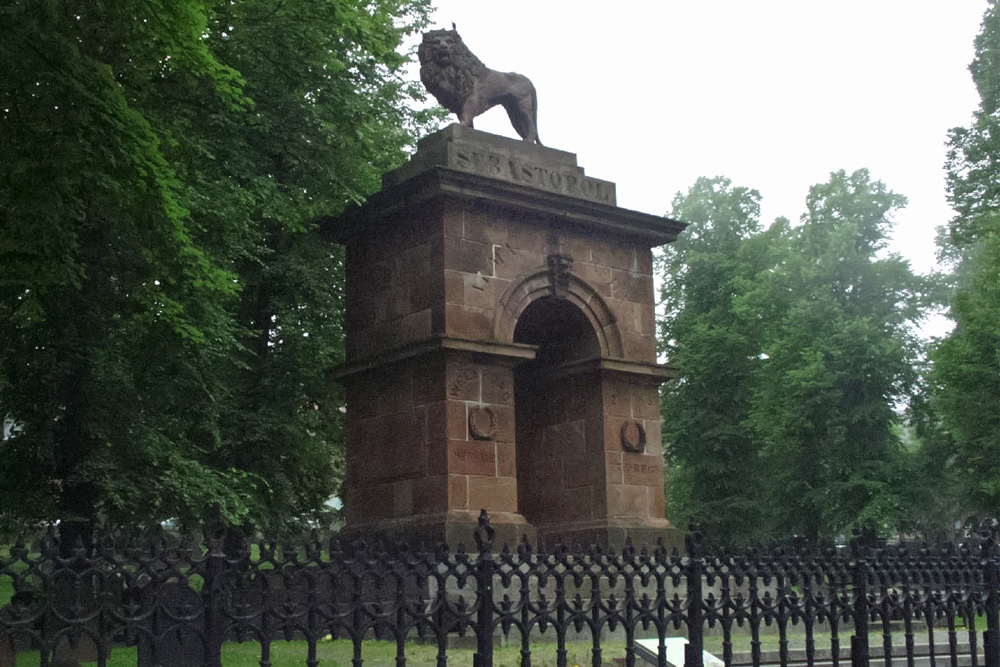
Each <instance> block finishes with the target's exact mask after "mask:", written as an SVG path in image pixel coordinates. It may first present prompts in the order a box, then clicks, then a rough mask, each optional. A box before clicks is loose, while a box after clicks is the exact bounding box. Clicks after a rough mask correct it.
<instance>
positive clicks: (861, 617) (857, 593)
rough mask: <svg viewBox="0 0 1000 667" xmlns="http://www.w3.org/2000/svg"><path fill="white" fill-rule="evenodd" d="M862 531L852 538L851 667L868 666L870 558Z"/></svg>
mask: <svg viewBox="0 0 1000 667" xmlns="http://www.w3.org/2000/svg"><path fill="white" fill-rule="evenodd" d="M865 548H866V545H865V544H864V537H863V535H862V534H861V533H859V532H857V531H856V532H855V535H854V539H852V540H851V556H852V559H853V561H854V562H853V563H852V567H851V589H852V590H851V596H852V598H853V599H852V603H853V604H852V607H853V608H852V613H851V616H852V619H853V620H854V634H853V635H852V636H851V667H868V662H869V652H868V614H869V609H868V559H867V557H866V556H867V554H866V552H865Z"/></svg>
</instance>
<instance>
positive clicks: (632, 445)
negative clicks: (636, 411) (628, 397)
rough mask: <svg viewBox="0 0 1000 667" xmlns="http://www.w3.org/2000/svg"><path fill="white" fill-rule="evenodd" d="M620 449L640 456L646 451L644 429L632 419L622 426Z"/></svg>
mask: <svg viewBox="0 0 1000 667" xmlns="http://www.w3.org/2000/svg"><path fill="white" fill-rule="evenodd" d="M622 449H624V450H625V451H626V452H633V453H635V454H642V453H643V452H645V451H646V428H645V427H644V426H643V425H642V423H641V422H637V421H635V420H634V419H632V420H629V421H626V422H625V423H623V424H622Z"/></svg>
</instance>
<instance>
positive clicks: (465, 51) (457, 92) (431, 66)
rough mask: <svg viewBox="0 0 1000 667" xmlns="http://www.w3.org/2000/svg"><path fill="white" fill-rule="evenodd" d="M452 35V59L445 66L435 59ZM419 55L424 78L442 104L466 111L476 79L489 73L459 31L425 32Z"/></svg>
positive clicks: (426, 84)
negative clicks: (435, 50) (435, 51)
mask: <svg viewBox="0 0 1000 667" xmlns="http://www.w3.org/2000/svg"><path fill="white" fill-rule="evenodd" d="M448 37H450V38H451V46H450V53H451V62H450V63H449V64H448V65H447V66H445V67H442V66H441V65H440V64H439V63H438V62H437V61H436V60H435V58H434V49H435V48H436V47H437V45H438V44H440V43H442V42H443V40H444V38H448ZM417 58H418V59H419V60H420V80H421V81H422V82H423V84H424V85H425V86H426V87H427V90H428V91H430V93H431V94H432V95H434V97H436V98H437V100H438V102H439V103H440V104H441V106H443V107H445V108H446V109H448V110H449V111H451V112H452V113H456V114H458V113H461V112H462V107H463V105H464V104H465V101H466V100H467V99H468V98H469V96H470V95H472V91H473V87H474V85H475V81H476V80H477V79H480V78H482V77H484V76H486V74H487V73H489V69H487V67H486V65H484V64H483V61H481V60H480V59H479V58H477V57H476V55H475V54H474V53H472V51H470V50H469V47H467V46H466V45H465V42H464V41H462V36H461V35H459V34H458V32H457V31H456V30H431V31H429V32H426V33H424V39H423V41H422V42H421V43H420V47H419V48H418V49H417Z"/></svg>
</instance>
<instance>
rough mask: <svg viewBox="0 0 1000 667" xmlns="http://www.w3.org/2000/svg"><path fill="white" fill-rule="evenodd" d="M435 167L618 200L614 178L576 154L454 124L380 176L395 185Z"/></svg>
mask: <svg viewBox="0 0 1000 667" xmlns="http://www.w3.org/2000/svg"><path fill="white" fill-rule="evenodd" d="M432 167H445V168H447V169H454V170H456V171H463V172H466V173H470V174H476V175H477V176H482V177H484V178H489V179H495V180H499V181H506V182H508V183H517V184H518V185H523V186H525V187H529V188H534V189H536V190H544V191H546V192H553V193H556V194H561V195H566V196H568V197H575V198H577V199H586V200H588V201H592V202H597V203H600V204H608V205H610V206H614V205H615V204H616V202H617V197H616V192H615V184H614V183H612V182H610V181H603V180H600V179H597V178H592V177H590V176H587V175H586V174H585V173H584V170H583V168H582V167H579V166H577V164H576V155H574V154H573V153H567V152H565V151H559V150H555V149H552V148H544V147H542V146H535V145H532V144H528V143H525V142H523V141H517V140H515V139H507V138H505V137H498V136H496V135H493V134H487V133H486V132H478V131H476V130H473V129H472V128H468V127H464V126H462V125H450V126H448V127H447V128H445V129H444V130H442V131H441V132H435V133H434V134H431V135H429V136H427V137H425V138H424V139H422V140H421V141H420V142H418V144H417V153H416V155H414V157H413V159H412V160H411V161H410V162H409V163H408V164H406V165H404V166H402V167H400V168H399V169H396V170H394V171H390V172H388V173H387V174H385V175H384V176H383V177H382V186H383V187H387V186H392V185H396V184H398V183H401V182H402V181H405V180H407V179H408V178H412V177H413V176H414V175H416V174H418V173H420V172H422V171H426V170H427V169H430V168H432Z"/></svg>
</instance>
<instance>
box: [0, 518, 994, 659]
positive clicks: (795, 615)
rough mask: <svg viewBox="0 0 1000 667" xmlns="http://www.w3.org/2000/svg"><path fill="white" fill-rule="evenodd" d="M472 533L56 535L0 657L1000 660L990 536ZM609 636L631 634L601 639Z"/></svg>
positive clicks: (0, 591) (4, 618)
mask: <svg viewBox="0 0 1000 667" xmlns="http://www.w3.org/2000/svg"><path fill="white" fill-rule="evenodd" d="M473 538H474V541H475V547H476V548H475V550H473V551H466V550H464V549H462V548H459V549H457V550H455V551H451V550H449V549H448V548H447V547H444V546H441V547H438V548H433V549H425V548H410V547H408V546H407V545H405V544H393V545H384V544H382V545H366V544H363V543H354V544H342V543H339V542H337V541H335V540H333V541H329V542H326V543H323V544H321V543H320V542H319V541H317V540H315V539H307V540H303V541H302V542H301V543H298V544H294V545H284V546H281V547H279V546H277V545H275V544H272V543H268V542H261V543H259V544H258V545H255V546H254V547H253V548H252V549H250V548H247V549H243V550H241V551H240V552H239V553H229V554H227V552H226V550H225V549H224V548H223V543H222V541H221V540H219V539H207V540H205V541H202V542H189V541H186V540H183V539H172V538H170V537H167V536H160V537H159V538H157V539H155V540H152V541H149V542H147V543H145V544H141V545H139V544H134V543H130V544H123V543H122V542H121V541H117V542H116V541H115V540H114V539H112V538H102V539H97V540H95V543H94V544H93V545H91V546H84V545H83V544H82V543H79V542H78V543H77V545H76V547H75V548H72V549H66V548H65V545H64V548H63V549H62V551H61V552H60V549H59V545H58V543H57V540H55V538H54V537H53V536H49V537H47V538H44V539H41V540H39V541H37V543H36V544H34V545H28V544H25V543H24V542H23V541H18V542H17V543H16V544H14V545H13V546H11V547H9V548H6V549H5V550H3V551H0V667H2V666H4V665H5V662H4V661H5V660H7V661H8V664H13V657H12V656H13V654H14V653H15V652H16V651H37V652H38V653H37V655H38V659H39V664H41V665H50V664H54V663H53V661H54V660H55V659H56V657H57V656H58V654H59V653H60V651H64V652H66V651H71V650H75V649H74V647H78V646H80V645H88V646H90V647H92V651H93V656H92V659H93V660H94V661H95V662H96V664H97V665H101V666H103V665H106V664H108V655H109V652H110V651H111V650H112V648H113V647H120V646H136V647H138V648H137V649H136V651H135V654H136V655H137V658H136V662H137V664H139V665H142V666H149V667H156V666H159V665H164V666H169V665H185V666H191V665H204V666H206V667H218V666H220V665H221V664H222V655H223V653H224V651H223V647H224V645H227V644H229V643H231V642H240V641H250V642H253V643H254V644H255V645H259V648H260V659H259V664H260V665H261V666H262V667H268V666H269V665H271V664H272V657H271V654H272V646H273V645H274V644H275V643H276V642H281V641H285V640H297V641H299V642H301V644H302V645H303V648H304V651H303V652H304V655H303V656H302V658H301V660H300V661H299V662H298V663H297V664H302V663H304V664H305V665H308V666H310V667H312V666H315V665H317V664H319V659H318V652H317V647H318V646H319V645H320V644H321V643H322V642H331V641H332V642H344V643H347V644H349V645H350V646H351V647H352V649H353V650H352V651H351V654H352V655H351V660H352V664H353V665H354V666H355V667H359V666H360V665H362V664H378V663H377V662H376V663H372V662H371V659H368V660H365V653H366V646H371V642H372V640H383V641H385V640H388V641H390V642H394V643H395V647H396V648H395V657H394V659H393V660H394V662H395V664H396V665H397V666H398V667H402V666H403V665H405V664H406V656H407V651H408V649H409V648H411V647H412V646H414V643H415V642H422V643H425V644H431V645H433V646H436V654H437V657H436V660H437V665H438V666H439V667H443V666H444V665H447V664H448V658H449V652H451V655H452V658H453V664H468V662H467V661H468V654H464V655H465V658H455V657H454V656H455V655H456V653H455V649H454V648H453V647H454V638H455V637H459V636H464V637H467V638H468V641H469V642H470V643H472V644H474V649H471V650H472V651H474V652H473V653H472V656H473V657H472V664H473V665H474V666H475V667H490V666H492V665H493V664H494V663H493V660H494V657H493V656H494V649H495V647H496V646H497V645H498V644H500V643H513V644H515V645H519V647H520V649H519V653H520V655H519V660H520V664H521V665H523V666H525V667H528V666H529V665H531V664H532V659H533V655H537V653H538V650H539V649H540V647H541V646H545V647H546V651H548V652H551V650H552V649H553V648H554V653H555V664H557V665H560V666H562V665H566V664H567V663H568V658H567V655H568V652H567V651H568V647H569V646H570V645H575V646H579V644H580V642H586V644H587V645H588V646H589V649H590V651H589V653H590V656H589V660H590V664H592V665H594V666H595V667H598V666H600V665H605V664H624V665H634V664H643V663H642V660H643V659H646V660H649V661H651V663H652V664H658V665H666V664H668V646H670V645H672V643H671V640H669V639H668V638H670V637H673V636H683V637H686V639H687V644H686V646H685V648H684V649H683V658H674V659H672V662H675V663H680V662H683V664H684V666H685V667H703V660H704V658H703V648H704V646H705V642H706V638H709V639H711V640H712V641H713V642H717V644H718V647H719V648H718V650H719V652H721V656H720V657H721V659H722V660H723V661H724V663H725V664H726V665H727V667H728V666H729V665H733V664H736V663H739V662H740V660H738V659H737V657H738V656H736V652H735V651H734V640H735V644H739V645H740V646H742V647H744V649H748V651H747V654H748V656H749V657H748V658H747V659H745V660H742V662H743V663H744V664H752V665H754V666H755V667H759V665H761V664H764V663H767V662H769V661H770V662H776V663H779V664H781V665H788V664H790V663H792V662H796V661H798V662H801V663H802V664H805V665H808V666H809V667H813V666H814V665H818V664H820V663H821V662H822V663H826V664H831V665H832V666H833V667H838V665H839V664H840V663H841V662H845V661H846V660H849V661H850V664H851V667H868V666H869V665H870V664H873V665H874V666H875V667H877V665H878V664H879V663H882V664H884V665H885V667H891V666H892V665H893V664H896V665H904V664H905V665H907V667H914V665H915V661H916V659H917V658H916V656H917V655H918V654H919V653H920V651H919V650H918V647H919V646H926V645H928V644H929V645H930V647H931V650H930V653H929V656H930V663H929V664H930V665H932V667H933V666H935V665H936V662H942V663H945V662H946V663H947V664H949V665H950V666H951V667H959V666H960V665H971V666H972V667H978V665H980V664H983V665H985V667H1000V631H998V616H997V610H998V576H997V573H998V561H997V552H998V550H997V546H996V540H995V535H993V534H989V535H983V536H982V538H981V539H980V540H978V542H976V543H971V544H966V545H951V546H945V547H942V548H936V549H930V548H918V549H905V548H895V547H891V548H872V547H869V546H866V545H865V544H864V543H863V540H855V541H854V542H852V544H851V545H850V547H848V548H843V549H836V548H829V549H815V548H810V547H802V546H797V547H786V548H776V549H770V550H751V551H747V552H741V553H726V552H724V551H721V550H712V549H708V548H706V547H705V546H704V545H703V544H702V543H701V540H700V537H699V536H698V534H697V533H693V534H691V535H689V536H688V539H687V553H686V554H683V555H681V554H678V553H676V552H674V553H668V552H667V551H666V550H665V549H664V548H663V547H662V546H657V547H653V548H649V549H647V548H638V549H637V548H633V547H631V546H626V548H624V549H622V550H620V551H612V550H601V549H597V548H594V549H589V550H572V551H571V550H567V549H557V550H555V551H553V552H551V553H536V552H534V551H533V550H532V548H531V547H530V546H529V545H528V544H526V543H522V544H519V545H516V546H515V547H513V548H509V547H507V546H503V547H501V548H499V549H496V548H495V547H494V544H493V529H492V528H491V527H490V525H489V520H488V517H487V516H486V514H485V512H484V513H483V516H482V517H481V518H480V525H479V528H478V529H477V530H476V532H475V535H474V536H473ZM5 598H6V599H5ZM612 640H613V642H614V645H615V646H618V647H623V648H621V649H620V651H618V652H617V653H616V654H615V655H606V654H605V653H606V647H607V646H609V645H610V644H609V641H612ZM640 640H646V642H643V641H640ZM793 640H794V641H795V642H797V644H796V645H801V647H802V649H801V650H797V651H795V653H796V654H799V653H801V657H798V658H796V657H794V656H793V655H792V653H793V652H792V651H790V646H791V645H792V641H793ZM546 642H547V643H546ZM647 642H648V643H647ZM935 642H937V643H938V644H940V643H942V642H944V643H946V644H947V647H948V648H947V651H941V650H935V646H934V645H935ZM842 643H843V644H844V646H841V644H842ZM765 645H769V646H774V647H775V648H776V651H777V653H776V658H774V659H770V658H768V657H767V655H768V653H769V652H768V651H766V650H764V649H763V648H762V647H764V646H765ZM643 646H645V648H643ZM115 650H117V649H115ZM533 652H534V653H533ZM925 653H926V652H925ZM643 655H645V658H643ZM5 656H7V657H6V658H5ZM462 659H464V660H465V661H466V662H461V660H462ZM363 661H364V662H363ZM383 664H386V663H383ZM536 664H537V660H536ZM546 664H552V663H551V662H549V663H546Z"/></svg>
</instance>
